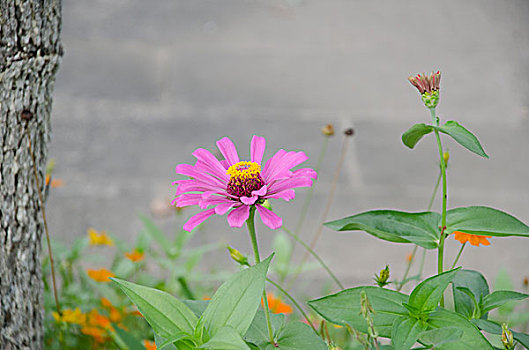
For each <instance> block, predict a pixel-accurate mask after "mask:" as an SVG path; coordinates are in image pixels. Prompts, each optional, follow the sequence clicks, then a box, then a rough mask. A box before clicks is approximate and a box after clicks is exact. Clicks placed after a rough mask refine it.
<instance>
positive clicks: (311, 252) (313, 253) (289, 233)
mask: <svg viewBox="0 0 529 350" xmlns="http://www.w3.org/2000/svg"><path fill="white" fill-rule="evenodd" d="M281 228H282V229H283V231H285V232H286V233H287V234H288V235H289V236H290V237H292V238H293V239H294V240H295V241H296V242H298V243H299V244H301V245H302V246H303V248H305V249H306V250H307V251H308V252H309V253H310V254H311V255H312V256H313V257H314V258H315V259H316V260H318V262H319V263H320V265H321V266H322V267H323V268H324V269H325V271H327V273H328V274H329V276H331V278H332V279H333V280H334V282H336V284H337V285H338V287H340V288H341V289H345V287H344V286H343V284H342V283H341V282H340V280H338V277H336V275H335V274H334V273H332V271H331V269H330V268H329V266H327V264H325V262H324V261H323V259H322V258H320V256H319V255H318V254H317V253H316V252H315V251H314V250H313V249H311V248H310V247H309V245H308V244H307V243H305V242H303V240H301V239H300V238H299V237H298V236H296V235H295V234H293V233H292V232H291V231H290V230H289V229H287V228H286V227H285V226H283V227H281Z"/></svg>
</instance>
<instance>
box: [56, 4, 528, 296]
mask: <svg viewBox="0 0 529 350" xmlns="http://www.w3.org/2000/svg"><path fill="white" fill-rule="evenodd" d="M63 42H64V46H65V56H64V60H63V62H62V65H61V67H60V71H59V75H58V78H57V82H56V90H55V100H54V105H53V128H54V137H53V141H52V147H51V157H53V158H55V160H56V162H57V167H56V176H57V177H60V178H62V179H63V180H64V183H65V186H64V187H62V188H58V189H55V190H54V191H53V193H52V194H51V197H50V199H49V203H48V211H49V220H50V228H51V231H52V235H53V236H54V237H61V238H62V239H64V240H65V241H72V240H73V239H74V238H75V237H78V236H83V235H85V234H86V230H87V228H88V227H95V228H98V229H106V230H108V231H110V232H112V233H113V234H115V235H117V236H119V237H123V238H127V237H130V239H131V240H132V238H133V237H134V236H135V235H136V233H137V232H138V231H139V230H140V229H141V223H140V221H139V219H138V218H137V214H139V213H149V204H150V202H151V200H153V199H156V198H162V199H163V198H164V197H165V198H168V199H170V198H171V196H172V193H173V191H174V189H173V188H171V182H172V181H173V180H174V179H175V174H174V167H175V165H176V164H178V163H183V162H192V161H193V159H192V156H191V152H192V151H193V150H194V149H196V148H198V147H205V148H208V149H210V150H213V149H214V142H215V141H216V140H218V139H220V138H221V137H223V136H229V137H230V138H232V140H234V141H235V142H236V144H237V145H238V149H239V152H240V153H242V154H248V153H247V152H248V143H249V140H250V139H251V135H253V134H259V135H262V136H264V137H266V138H267V141H268V151H267V153H266V154H265V157H267V156H268V157H269V156H271V155H272V154H273V152H275V151H276V150H277V149H279V148H288V149H299V150H304V151H305V152H306V153H307V154H308V156H309V157H310V160H309V161H308V162H307V164H308V165H309V166H314V165H315V163H316V158H317V155H318V153H319V149H320V146H321V137H320V132H319V129H320V127H321V126H322V125H323V124H326V123H333V124H334V125H335V127H336V129H337V130H343V129H344V128H347V127H351V126H352V127H354V128H355V131H356V134H355V136H354V138H353V140H352V142H351V144H350V147H349V149H348V151H347V152H348V153H347V157H346V164H345V166H344V169H343V172H342V174H341V177H340V181H339V184H338V195H337V197H336V200H335V202H334V204H333V205H332V209H331V212H330V214H329V219H335V218H340V217H342V216H346V215H350V214H353V213H356V212H359V211H363V210H369V209H374V208H398V209H404V210H417V211H418V210H424V209H425V208H426V206H427V203H428V199H429V196H430V193H431V190H432V187H433V184H434V182H435V179H436V176H437V173H438V167H437V160H436V158H435V157H436V154H437V153H436V152H437V151H436V147H435V144H434V140H433V138H427V139H425V140H423V141H421V142H420V144H419V145H418V147H417V148H416V150H414V151H411V150H408V149H406V148H405V147H404V146H403V145H402V143H401V141H400V135H401V133H402V132H403V131H405V130H406V129H407V128H408V127H409V126H411V125H412V124H413V123H415V122H428V121H429V114H428V112H427V110H426V109H425V108H423V107H422V105H421V102H420V99H419V96H418V93H417V91H416V90H415V89H414V88H413V87H412V86H411V85H410V84H409V83H408V82H407V77H408V75H410V74H414V73H417V72H423V71H431V70H438V69H439V70H441V71H442V74H443V76H442V82H441V102H440V105H439V107H438V113H439V115H440V116H441V118H442V119H443V120H449V119H455V120H458V121H460V122H461V123H462V124H463V125H465V126H466V127H467V128H469V129H470V130H472V131H474V132H475V134H476V135H477V136H478V137H479V138H480V140H481V141H482V144H483V145H484V148H485V150H486V151H487V152H488V154H489V155H490V159H489V160H485V159H480V158H479V157H477V156H475V155H473V154H471V153H470V152H468V151H466V150H464V149H462V148H461V147H459V146H458V145H456V144H455V143H454V142H452V141H450V140H447V141H446V142H445V145H446V147H448V148H449V150H450V153H451V158H450V167H449V178H448V181H449V207H456V206H466V205H489V206H492V207H496V208H502V209H504V210H506V211H508V212H510V213H512V214H514V215H515V216H517V217H518V218H520V219H521V220H523V221H525V222H526V223H527V222H529V181H528V178H529V165H528V164H529V152H528V148H529V138H528V135H529V126H528V121H529V95H528V91H529V83H528V81H529V80H528V77H529V2H527V1H492V0H490V1H478V0H475V1H424V0H423V1H312V0H310V1H302V0H298V1H296V0H291V1H286V0H285V1H250V0H247V1H235V0H233V1H232V0H229V1H202V0H188V1H177V0H157V1H144V0H119V1H118V0H114V1H110V0H96V1H88V0H75V1H74V0H70V1H65V2H64V28H63ZM341 140H342V136H341V135H338V136H335V137H334V138H333V139H332V140H331V142H330V145H329V152H328V154H327V157H326V158H325V161H324V169H325V170H324V171H322V172H321V174H320V180H319V182H318V184H317V187H316V190H315V201H314V203H313V205H312V206H311V211H312V213H313V214H312V215H311V216H310V219H309V220H308V221H307V223H306V225H305V226H304V228H305V230H306V232H305V233H304V235H305V237H310V236H312V234H313V232H314V231H315V230H316V227H317V225H318V222H319V216H320V214H319V213H320V211H321V209H322V207H323V203H324V202H325V200H326V196H327V193H328V191H329V188H330V184H331V180H332V173H333V171H334V167H335V164H336V162H337V160H338V153H339V149H340V147H341V146H340V145H341ZM297 192H298V197H299V198H297V199H296V200H295V201H294V202H291V203H289V204H276V205H275V208H276V209H277V211H278V213H279V214H280V215H281V216H283V217H284V218H285V224H286V225H287V226H290V227H293V226H294V225H295V222H296V215H297V214H298V213H299V211H300V209H301V206H302V201H303V198H304V195H305V193H306V191H304V190H300V191H297ZM438 203H439V202H438ZM438 207H439V205H437V206H434V208H436V209H437V208H438ZM195 212H196V210H195V209H189V210H186V211H184V213H183V217H180V218H178V219H174V218H171V219H159V220H158V222H159V224H160V225H162V226H163V227H165V228H166V229H167V230H168V233H171V232H174V231H175V230H176V229H177V228H178V227H181V225H182V221H183V218H185V217H189V216H190V215H192V214H193V213H195ZM259 231H260V236H261V239H262V241H263V243H262V246H263V250H267V249H269V244H268V242H269V240H270V237H272V235H273V232H271V231H270V230H268V229H267V228H266V227H264V226H262V225H260V226H259ZM213 240H225V241H229V242H233V243H234V245H236V246H239V247H241V248H245V247H246V249H247V247H248V245H247V237H246V232H245V231H244V230H242V229H241V230H235V232H233V230H230V229H229V227H228V225H227V223H226V220H225V218H212V219H210V220H209V222H208V223H207V225H206V226H205V227H204V230H203V232H201V234H200V235H198V236H197V237H196V238H195V239H194V242H193V244H200V243H203V242H211V241H213ZM491 241H492V244H491V246H489V247H480V248H479V249H478V248H474V247H468V249H467V250H466V252H465V255H464V257H463V258H462V260H461V261H462V264H463V265H464V266H466V267H469V268H476V269H480V270H482V271H485V273H487V275H488V277H489V279H492V278H493V277H494V275H495V274H496V273H497V271H498V269H499V268H500V267H502V266H503V267H506V268H508V269H509V270H510V271H511V274H512V276H513V277H514V278H515V281H516V284H517V286H520V284H521V279H522V277H523V276H527V275H529V270H528V268H529V254H528V252H529V240H528V239H521V238H511V239H492V240H491ZM448 246H449V248H448V249H449V252H448V256H449V258H448V260H450V261H451V257H453V256H454V255H455V254H456V251H457V249H458V248H459V243H458V242H454V241H453V239H452V238H450V239H449V242H448ZM317 250H318V251H319V252H321V255H322V256H323V257H324V258H325V259H326V260H328V261H329V263H330V265H331V266H332V268H333V269H334V270H336V271H337V273H338V274H339V275H340V277H341V278H342V279H343V280H344V282H345V283H346V284H347V285H353V284H357V283H360V282H368V283H370V282H369V281H370V278H371V276H372V274H373V273H374V272H376V271H378V270H380V269H381V268H382V267H383V266H384V264H385V263H389V264H391V265H392V267H393V270H394V271H395V272H396V273H397V274H401V273H402V271H403V269H404V257H405V255H406V253H407V252H409V251H411V248H410V247H407V246H404V245H398V244H390V243H387V242H382V241H378V240H376V239H374V238H372V237H371V236H368V235H367V234H362V233H350V234H337V233H335V232H332V231H330V230H328V229H324V230H323V235H322V238H321V240H320V242H319V244H318V246H317ZM247 251H248V252H250V250H249V249H247ZM430 258H431V261H432V262H433V261H434V257H433V255H432V256H431V257H430ZM216 259H217V260H218V259H221V260H226V263H227V264H228V263H229V262H228V257H227V255H225V254H220V257H218V258H216ZM428 271H429V272H433V271H434V268H433V266H432V267H431V268H429V270H428ZM315 273H316V275H318V276H323V272H320V271H317V272H315ZM322 278H323V277H322Z"/></svg>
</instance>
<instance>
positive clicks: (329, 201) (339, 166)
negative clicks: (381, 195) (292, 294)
mask: <svg viewBox="0 0 529 350" xmlns="http://www.w3.org/2000/svg"><path fill="white" fill-rule="evenodd" d="M349 139H350V137H349V135H347V134H346V135H345V137H344V140H343V143H342V150H341V152H340V159H339V160H338V164H337V165H336V170H335V171H334V178H333V180H332V185H331V190H330V191H329V196H328V197H327V204H326V205H325V209H324V210H323V214H322V216H321V221H320V224H319V225H318V230H317V231H316V233H315V234H314V236H313V237H312V241H311V242H310V247H311V249H314V247H315V246H316V243H317V242H318V239H319V238H320V235H321V232H322V230H323V223H324V222H325V220H327V215H328V214H329V210H330V208H331V204H332V202H333V201H334V193H335V191H336V185H337V184H338V179H339V177H340V172H341V170H342V165H343V163H344V160H345V153H346V151H347V146H348V144H349V142H348V141H349ZM309 254H310V253H309V252H305V254H304V255H303V258H302V259H301V263H300V264H299V265H298V268H297V269H296V272H294V277H292V279H291V280H290V282H289V284H288V286H287V290H289V289H290V288H292V285H293V284H294V282H295V281H296V279H297V278H298V276H299V274H300V273H301V271H302V269H303V265H305V263H306V262H307V258H308V257H309Z"/></svg>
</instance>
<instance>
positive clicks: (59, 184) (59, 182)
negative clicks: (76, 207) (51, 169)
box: [46, 175, 64, 188]
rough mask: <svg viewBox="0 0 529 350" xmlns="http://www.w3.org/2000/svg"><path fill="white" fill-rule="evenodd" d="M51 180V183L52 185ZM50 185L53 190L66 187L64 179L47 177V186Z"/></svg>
mask: <svg viewBox="0 0 529 350" xmlns="http://www.w3.org/2000/svg"><path fill="white" fill-rule="evenodd" d="M50 180H51V183H50ZM47 185H50V186H51V187H53V188H57V187H62V186H63V185H64V182H63V181H62V179H51V178H50V175H46V186H47Z"/></svg>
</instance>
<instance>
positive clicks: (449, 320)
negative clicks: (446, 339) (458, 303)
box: [427, 309, 493, 350]
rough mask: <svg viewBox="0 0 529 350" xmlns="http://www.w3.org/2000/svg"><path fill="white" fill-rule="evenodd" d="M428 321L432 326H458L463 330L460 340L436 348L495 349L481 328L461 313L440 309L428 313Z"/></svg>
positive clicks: (448, 349) (442, 349)
mask: <svg viewBox="0 0 529 350" xmlns="http://www.w3.org/2000/svg"><path fill="white" fill-rule="evenodd" d="M427 322H428V324H429V325H430V327H432V328H441V329H442V328H447V327H456V328H458V329H459V330H461V331H462V332H463V335H462V336H461V339H460V340H459V341H458V342H456V343H445V344H442V345H440V346H439V347H436V348H435V349H436V350H461V349H479V350H493V347H492V345H491V344H490V343H489V342H488V340H487V339H486V338H485V337H484V336H483V334H481V332H480V331H479V329H478V328H477V327H476V326H475V325H474V324H473V323H471V322H470V321H469V320H467V319H466V318H465V317H464V316H462V315H461V314H458V313H456V312H453V311H448V310H446V309H438V310H437V311H434V312H432V313H430V314H429V315H428V321H427Z"/></svg>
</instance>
